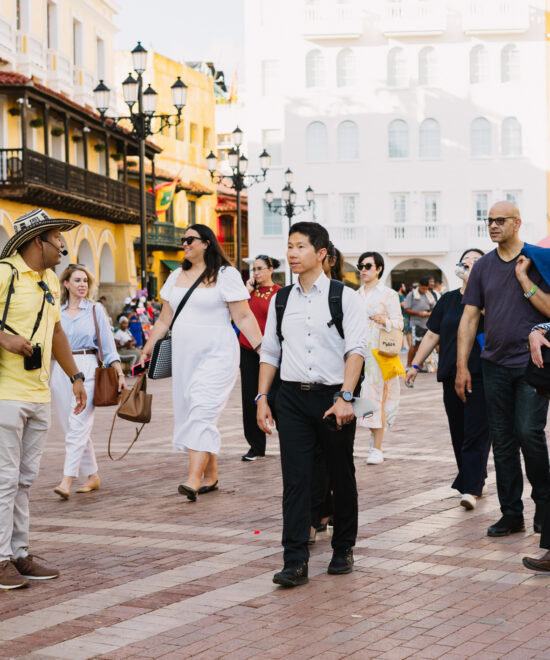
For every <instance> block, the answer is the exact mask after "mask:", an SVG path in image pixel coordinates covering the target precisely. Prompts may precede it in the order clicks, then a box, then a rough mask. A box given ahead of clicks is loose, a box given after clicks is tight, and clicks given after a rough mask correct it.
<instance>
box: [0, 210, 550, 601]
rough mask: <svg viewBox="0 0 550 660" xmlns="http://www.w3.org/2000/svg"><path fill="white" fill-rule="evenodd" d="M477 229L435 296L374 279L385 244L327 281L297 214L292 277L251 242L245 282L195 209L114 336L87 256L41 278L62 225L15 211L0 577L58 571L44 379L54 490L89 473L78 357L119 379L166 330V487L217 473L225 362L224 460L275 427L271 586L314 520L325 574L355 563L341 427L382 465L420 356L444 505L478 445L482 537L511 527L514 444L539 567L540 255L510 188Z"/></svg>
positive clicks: (1, 391)
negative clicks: (441, 462) (46, 508)
mask: <svg viewBox="0 0 550 660" xmlns="http://www.w3.org/2000/svg"><path fill="white" fill-rule="evenodd" d="M487 224H488V228H489V233H490V236H491V239H492V240H493V242H494V243H496V249H495V250H493V251H491V252H489V253H488V254H483V252H482V251H481V250H479V249H477V248H476V247H475V246H473V247H472V248H471V249H468V250H466V251H465V252H464V253H463V254H462V256H461V258H460V260H459V263H458V264H457V270H456V274H457V276H458V277H459V278H460V279H461V280H462V285H461V287H459V288H458V289H455V290H452V291H448V292H446V293H443V291H442V283H441V282H436V281H435V280H434V279H433V278H430V277H426V278H422V279H420V280H419V282H418V283H417V284H416V285H415V286H414V287H413V288H410V289H408V287H407V285H406V284H402V283H399V284H398V286H397V287H396V290H394V289H392V288H389V287H387V286H385V285H384V284H383V280H382V278H383V275H384V268H385V264H384V259H383V257H382V255H381V254H380V253H378V252H375V251H366V252H363V253H362V254H361V255H360V257H359V259H358V263H357V270H358V272H359V276H360V281H361V284H360V287H359V289H358V290H357V291H354V290H353V289H352V288H350V287H347V286H345V285H344V284H343V282H342V280H343V257H342V254H341V253H340V252H339V250H338V249H337V248H336V247H335V246H334V245H333V244H332V243H331V242H330V237H329V235H328V233H327V231H326V229H325V228H324V227H323V226H321V225H319V224H318V223H315V222H299V223H296V224H294V225H292V227H291V228H290V231H289V237H288V248H287V260H288V263H289V266H290V269H291V271H292V274H293V278H294V282H293V283H292V284H291V285H289V286H286V287H282V288H281V287H280V286H279V285H278V284H276V283H275V281H274V273H275V271H276V270H277V269H278V267H279V266H280V264H279V262H278V261H277V260H276V259H275V258H273V257H270V256H269V255H265V254H260V255H258V256H257V257H256V258H255V259H254V261H253V263H252V266H251V272H250V277H249V279H248V280H247V281H246V282H244V281H243V279H242V277H241V274H240V273H239V272H238V271H237V270H236V269H235V268H234V267H233V266H232V265H231V263H230V262H229V260H228V259H227V257H226V256H225V254H224V252H223V250H222V248H221V246H220V244H219V242H218V240H217V238H216V236H215V234H214V233H213V232H212V230H211V229H210V228H209V227H207V226H205V225H201V224H194V225H191V226H190V227H188V228H187V229H186V231H185V236H184V238H183V240H182V243H183V248H184V249H185V258H184V260H183V261H182V263H181V266H180V267H179V268H177V269H176V270H174V271H173V272H172V274H171V275H170V276H169V277H168V279H167V281H166V282H165V284H164V286H163V287H162V289H161V291H160V299H161V302H160V303H157V302H155V301H148V300H146V299H145V298H136V299H131V298H127V299H126V300H125V302H124V307H123V309H122V311H121V314H119V315H118V317H117V318H116V323H115V325H116V326H117V327H116V329H115V330H114V332H113V327H112V325H113V323H112V319H111V318H110V317H109V314H108V312H107V310H106V300H105V299H103V300H102V299H100V300H99V301H98V302H97V303H94V302H93V301H92V294H93V291H94V282H93V277H92V275H91V273H90V272H89V269H88V268H87V267H86V265H84V264H70V265H69V266H68V267H67V268H66V269H65V271H64V272H63V273H62V275H61V277H60V278H59V280H58V279H57V277H56V276H55V274H54V272H53V270H52V269H53V268H55V266H56V265H57V264H59V262H60V260H61V256H62V254H63V253H64V252H65V246H64V241H63V238H62V235H61V232H63V231H68V230H70V229H73V228H74V227H76V226H77V225H78V223H77V222H75V221H72V220H60V219H53V218H50V217H49V216H48V214H46V213H45V212H44V211H42V210H40V209H37V210H35V211H31V212H30V213H28V214H25V215H24V216H22V217H21V218H19V219H18V220H17V221H16V222H15V224H14V236H13V237H12V238H11V239H10V240H9V241H8V243H7V244H6V246H5V247H4V249H3V251H2V254H1V255H0V317H1V322H0V445H1V455H2V457H3V461H2V462H1V463H0V476H1V478H2V482H3V484H4V485H3V488H2V489H0V588H3V589H12V588H17V587H22V586H26V585H28V583H29V580H33V579H42V580H43V579H50V578H55V577H57V576H58V575H59V571H58V570H57V569H56V568H51V567H48V566H45V565H43V564H42V563H40V562H37V560H36V557H35V556H34V555H33V554H32V553H31V552H30V548H29V488H30V486H31V485H32V483H33V481H34V479H35V477H36V474H37V472H38V467H39V464H40V458H41V454H42V449H43V446H44V442H45V438H46V435H47V432H48V428H49V420H50V405H49V402H50V392H51V398H52V400H53V403H54V409H55V411H56V415H57V418H58V420H59V423H60V425H61V428H62V430H63V432H64V434H65V448H66V455H65V463H64V466H63V475H62V478H61V481H60V482H59V484H58V486H56V487H55V488H54V491H55V493H56V494H57V495H58V496H59V497H61V498H62V499H65V500H66V499H68V498H69V497H70V496H71V487H72V484H73V481H74V480H75V479H77V478H78V477H79V476H80V475H81V474H82V476H83V477H85V480H84V482H83V483H82V484H81V485H80V487H79V488H78V489H77V491H76V492H78V493H89V492H92V491H94V490H97V489H98V488H99V487H100V477H99V468H98V464H97V460H96V456H95V451H94V446H93V443H92V440H91V431H92V427H93V421H94V373H95V370H96V368H97V367H98V365H104V366H107V365H109V366H111V367H114V369H115V370H116V374H117V377H118V390H119V392H122V391H123V390H124V389H126V388H127V387H128V385H127V382H126V376H125V372H124V368H123V365H124V363H128V365H129V366H132V365H133V364H136V363H139V364H140V365H141V366H142V368H144V369H146V367H147V363H148V361H149V359H150V358H151V355H152V353H153V348H154V346H155V343H156V342H157V341H158V340H160V339H162V338H163V337H165V336H166V334H167V332H168V330H169V329H170V328H171V333H172V374H173V377H172V388H173V403H174V406H173V408H174V413H173V414H174V437H173V445H174V448H175V449H176V450H177V451H182V452H186V453H187V455H188V471H187V476H186V478H185V479H184V480H183V481H182V483H181V484H179V486H178V492H179V493H181V495H183V496H184V497H185V498H187V500H189V501H191V502H197V501H198V500H199V498H200V497H202V496H204V495H205V494H207V493H210V492H212V491H215V490H218V488H219V483H220V477H219V473H218V463H217V456H218V454H219V452H220V448H221V435H220V431H219V429H218V421H219V417H220V414H221V412H222V411H223V409H224V408H225V406H226V404H227V400H228V397H229V394H230V392H231V390H232V388H233V387H234V385H235V382H236V380H237V376H238V373H239V369H240V374H241V394H242V413H243V430H244V438H245V440H246V442H247V443H248V446H249V449H248V451H247V452H246V453H245V454H244V455H243V456H242V460H243V461H245V462H254V461H256V460H258V459H261V458H262V457H263V456H265V453H266V436H269V435H271V434H272V432H273V430H274V428H275V427H276V428H277V430H278V434H279V443H280V455H281V469H282V476H283V497H282V507H283V532H282V545H283V560H284V564H283V567H282V569H281V570H280V571H279V572H277V573H276V574H275V575H274V577H273V581H274V582H275V583H276V584H279V585H281V586H285V587H294V586H298V585H301V584H305V583H307V582H308V559H309V546H310V545H311V544H312V543H314V542H315V540H316V534H317V532H318V531H319V530H323V529H326V527H327V524H329V522H330V523H331V524H332V526H333V533H332V541H331V543H332V548H333V554H332V558H331V561H330V563H329V565H328V569H327V570H328V573H329V574H333V575H340V574H345V573H349V572H351V571H352V570H353V548H354V545H355V542H356V537H357V529H358V503H357V485H356V480H355V464H354V455H353V454H354V441H355V432H356V427H357V425H359V426H361V427H364V428H367V429H369V430H370V435H371V446H370V450H369V453H368V457H367V459H366V462H367V464H368V465H369V466H373V465H380V464H382V463H383V462H384V453H383V443H384V436H385V433H386V431H387V430H388V429H389V428H390V427H391V426H392V424H393V422H394V421H395V419H396V417H397V415H398V410H399V403H400V394H401V378H402V377H403V378H404V381H405V384H406V385H407V386H409V387H412V386H414V385H415V382H416V379H417V375H418V373H419V372H420V371H421V370H422V368H423V366H424V365H425V364H426V363H427V362H428V361H429V360H431V361H432V369H433V368H434V367H433V365H434V364H436V365H437V379H438V381H439V382H441V384H442V388H443V400H444V406H445V412H446V414H447V418H448V424H449V430H450V435H451V440H452V448H453V451H454V455H455V459H456V464H457V475H456V478H455V479H454V481H453V483H452V488H454V489H456V490H457V491H458V492H459V493H460V496H461V498H460V504H461V506H463V507H464V509H466V510H472V509H475V507H476V505H477V500H478V499H479V498H480V497H482V496H484V495H485V494H486V493H487V487H486V484H485V481H486V478H487V461H488V457H489V453H490V450H491V446H492V447H493V455H494V462H495V471H496V482H497V495H498V498H499V502H500V507H501V512H502V517H501V518H500V519H499V520H498V521H496V522H495V523H494V524H492V525H491V526H490V527H489V528H488V530H487V534H488V536H490V537H499V536H506V535H509V534H514V533H518V532H523V531H525V522H524V517H523V503H522V490H523V473H522V468H521V460H520V451H521V453H522V454H523V458H524V462H525V469H526V475H527V479H528V481H529V482H530V484H531V487H532V498H533V500H534V502H535V517H534V521H533V528H534V531H535V532H539V533H540V532H542V534H541V542H540V545H541V547H542V548H543V549H545V550H546V552H545V554H544V555H543V556H542V557H541V558H539V559H537V558H529V557H526V558H524V560H523V563H524V565H525V566H526V567H527V568H530V569H533V570H539V571H550V506H549V505H548V501H549V498H550V465H549V459H548V449H547V445H546V437H545V426H546V416H547V410H548V399H547V398H546V397H545V396H542V395H541V393H540V392H537V391H535V389H534V388H533V387H532V386H530V385H529V384H528V383H527V381H526V378H525V368H526V365H527V362H528V361H529V359H532V361H533V363H534V364H535V365H536V367H538V368H542V369H543V368H544V362H543V360H542V357H541V350H542V349H544V348H546V347H550V341H548V340H547V339H546V336H545V333H546V332H547V331H548V330H549V329H550V321H549V319H550V283H549V282H547V281H546V280H545V278H544V277H543V274H546V273H550V263H549V268H548V269H547V270H546V269H545V268H544V267H543V265H541V263H542V264H544V259H545V258H546V257H545V256H544V255H543V257H541V260H542V261H539V257H538V256H535V255H534V254H533V252H532V251H529V250H528V249H527V248H528V247H529V246H527V245H526V244H524V243H523V241H522V240H521V239H520V237H519V231H520V227H521V217H520V213H519V210H518V209H517V208H516V207H515V206H514V205H513V204H511V203H510V202H499V203H497V204H495V205H494V206H493V207H492V208H491V210H490V212H489V216H488V218H487ZM537 254H538V253H537ZM549 262H550V260H549ZM541 273H543V274H541ZM176 312H177V313H176ZM403 348H406V352H407V358H406V371H405V370H404V368H403V365H402V364H401V358H400V351H401V350H402V349H403ZM50 364H51V371H50ZM369 469H371V468H369ZM372 469H375V468H372Z"/></svg>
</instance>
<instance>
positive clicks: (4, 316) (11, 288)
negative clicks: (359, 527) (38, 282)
mask: <svg viewBox="0 0 550 660" xmlns="http://www.w3.org/2000/svg"><path fill="white" fill-rule="evenodd" d="M0 264H6V266H9V267H10V268H11V282H10V286H9V289H8V296H7V298H6V304H5V306H4V313H3V314H2V321H1V322H0V330H2V332H4V328H5V329H6V330H9V332H11V333H13V334H14V335H16V334H17V332H15V330H13V329H12V328H10V326H9V325H8V324H7V323H6V320H7V318H8V309H9V306H10V300H11V296H12V294H13V293H14V292H15V287H14V286H13V283H14V282H15V277H16V276H17V277H18V278H19V273H18V272H17V268H15V266H12V264H10V262H9V261H0Z"/></svg>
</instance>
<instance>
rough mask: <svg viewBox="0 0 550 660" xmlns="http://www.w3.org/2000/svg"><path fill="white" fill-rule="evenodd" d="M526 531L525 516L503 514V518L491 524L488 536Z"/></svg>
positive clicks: (508, 534)
mask: <svg viewBox="0 0 550 660" xmlns="http://www.w3.org/2000/svg"><path fill="white" fill-rule="evenodd" d="M524 531H525V522H524V520H523V516H521V517H520V518H517V517H515V516H502V518H501V519H500V520H499V521H498V522H496V523H495V524H494V525H491V526H490V527H489V529H488V530H487V536H510V534H517V533H518V532H524Z"/></svg>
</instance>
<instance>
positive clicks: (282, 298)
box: [275, 284, 294, 346]
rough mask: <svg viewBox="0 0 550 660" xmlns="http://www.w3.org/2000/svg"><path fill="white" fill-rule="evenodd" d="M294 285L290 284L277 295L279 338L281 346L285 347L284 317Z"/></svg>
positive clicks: (276, 307)
mask: <svg viewBox="0 0 550 660" xmlns="http://www.w3.org/2000/svg"><path fill="white" fill-rule="evenodd" d="M293 286H294V284H289V285H288V286H284V287H283V288H282V289H279V290H278V291H277V293H276V294H275V314H276V317H277V337H278V338H279V344H280V345H281V346H282V345H283V330H282V328H283V316H284V315H285V309H286V305H287V303H288V296H289V295H290V292H291V290H292V287H293Z"/></svg>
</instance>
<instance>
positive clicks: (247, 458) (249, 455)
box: [241, 449, 264, 461]
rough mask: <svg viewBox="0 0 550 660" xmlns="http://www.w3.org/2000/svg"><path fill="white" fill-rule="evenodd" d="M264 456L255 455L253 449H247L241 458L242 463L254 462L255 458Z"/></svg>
mask: <svg viewBox="0 0 550 660" xmlns="http://www.w3.org/2000/svg"><path fill="white" fill-rule="evenodd" d="M263 457H264V454H262V455H260V454H256V453H255V452H254V450H253V449H249V450H248V451H247V452H246V454H245V455H244V456H243V457H242V458H241V460H242V461H255V460H256V459H257V458H263Z"/></svg>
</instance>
